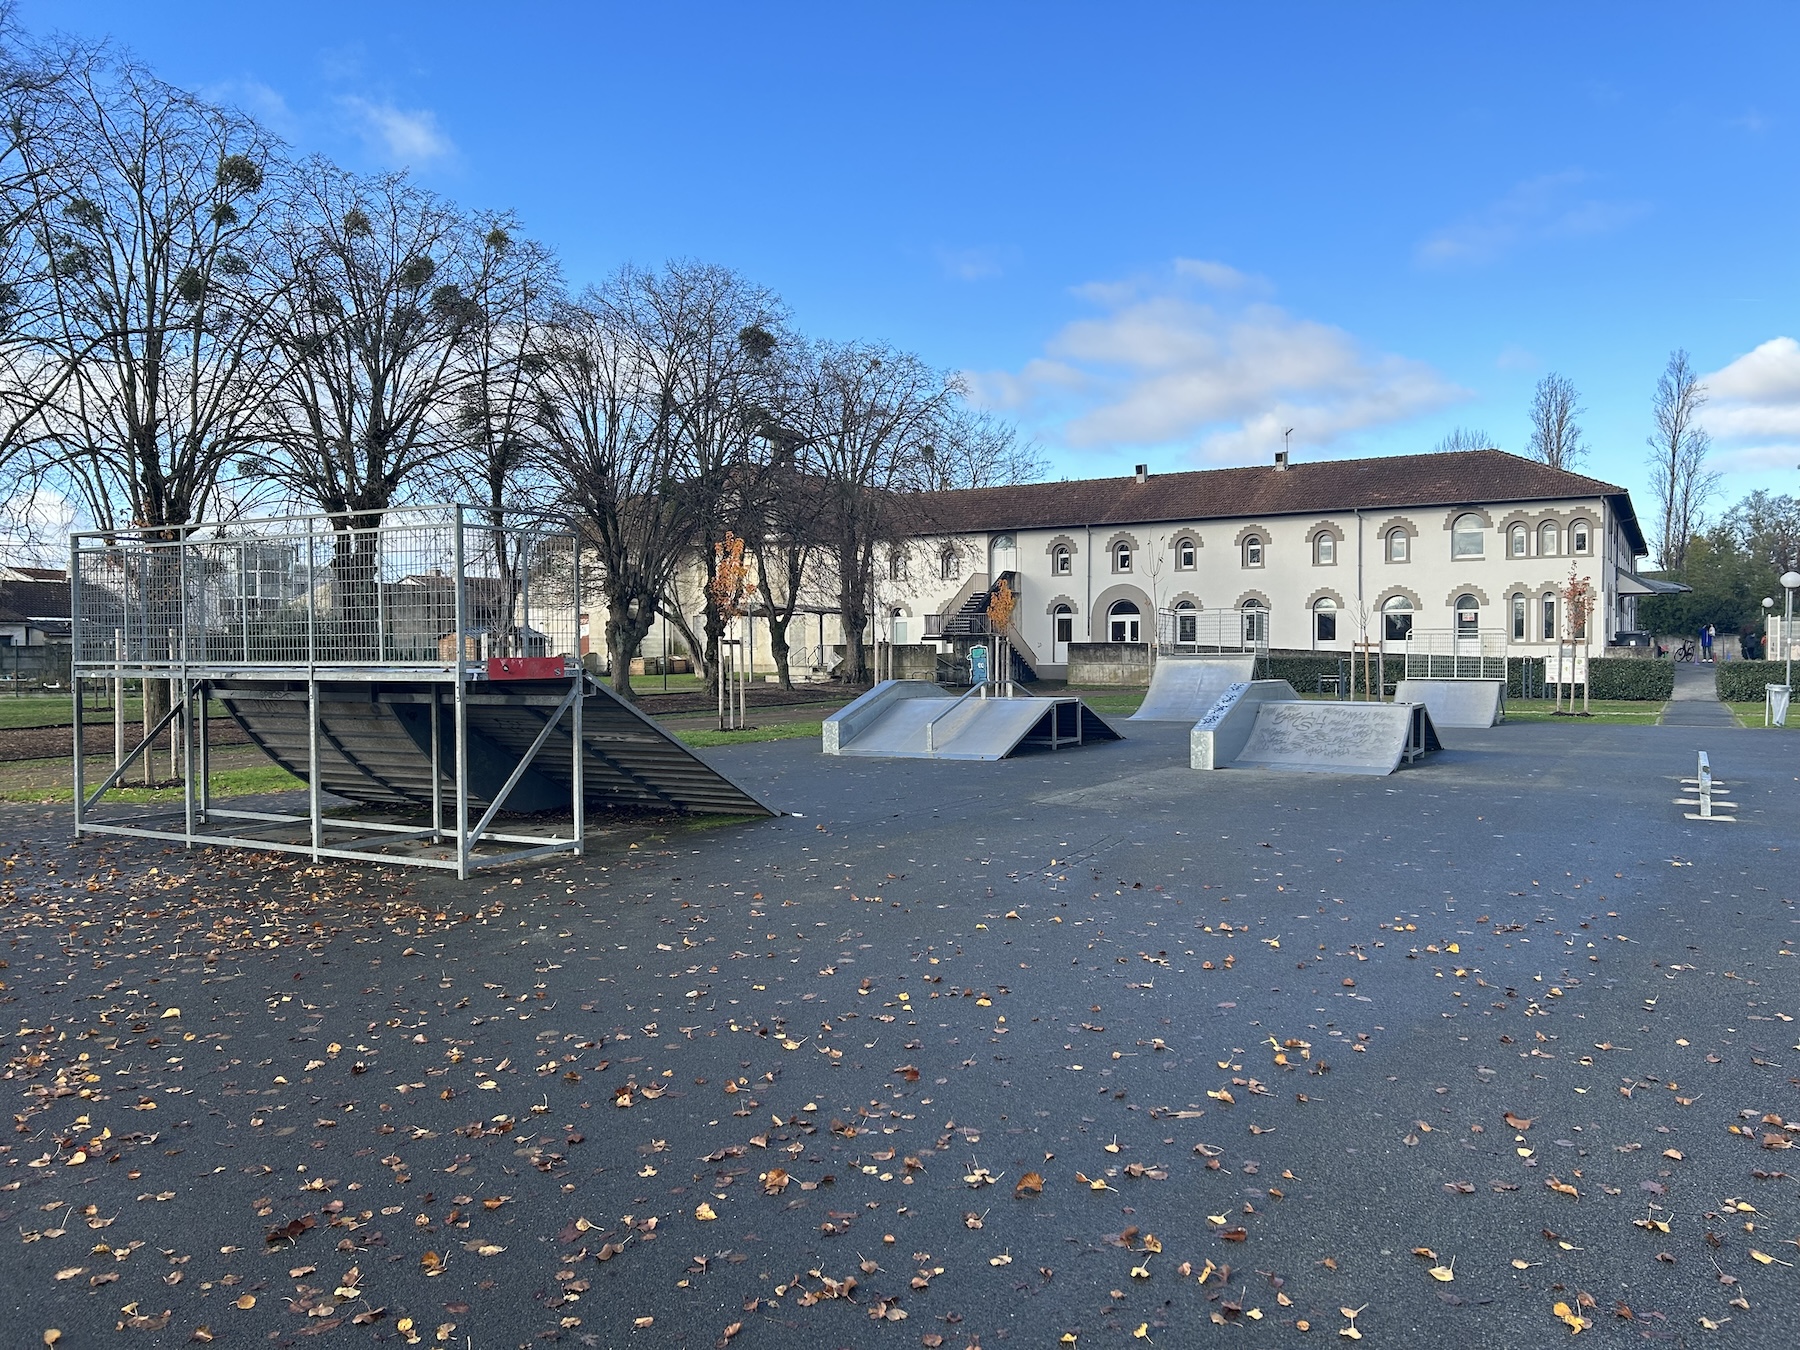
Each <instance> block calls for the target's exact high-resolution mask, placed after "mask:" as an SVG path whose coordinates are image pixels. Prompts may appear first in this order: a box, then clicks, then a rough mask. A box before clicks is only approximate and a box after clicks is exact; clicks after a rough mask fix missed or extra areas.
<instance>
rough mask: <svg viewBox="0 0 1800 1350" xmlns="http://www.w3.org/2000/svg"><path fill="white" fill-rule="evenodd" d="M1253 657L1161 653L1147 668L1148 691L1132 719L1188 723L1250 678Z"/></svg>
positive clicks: (1254, 660) (1134, 720)
mask: <svg viewBox="0 0 1800 1350" xmlns="http://www.w3.org/2000/svg"><path fill="white" fill-rule="evenodd" d="M1255 664H1256V658H1255V657H1254V656H1162V657H1158V658H1157V661H1156V664H1155V665H1154V666H1152V667H1151V669H1150V692H1149V693H1147V694H1145V695H1144V701H1143V703H1142V704H1140V705H1139V707H1138V710H1137V711H1136V712H1135V713H1133V714H1132V715H1131V717H1130V718H1128V719H1127V720H1128V721H1132V722H1187V723H1189V724H1190V725H1191V724H1192V723H1194V722H1198V721H1199V720H1200V719H1201V718H1202V717H1204V716H1205V715H1206V710H1207V709H1208V708H1210V707H1212V705H1213V704H1214V703H1217V702H1218V701H1219V696H1220V695H1221V694H1223V693H1224V692H1225V691H1226V690H1227V689H1229V688H1230V687H1231V686H1232V685H1234V684H1238V683H1241V682H1243V681H1246V680H1248V679H1250V677H1251V674H1252V667H1253V666H1254V665H1255Z"/></svg>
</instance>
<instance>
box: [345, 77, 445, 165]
mask: <svg viewBox="0 0 1800 1350" xmlns="http://www.w3.org/2000/svg"><path fill="white" fill-rule="evenodd" d="M337 102H338V106H339V107H340V108H341V109H343V111H344V112H345V113H347V114H348V115H349V117H350V120H351V124H352V127H353V129H354V130H355V131H356V133H357V135H359V136H361V137H362V139H363V140H364V141H365V142H366V143H367V144H368V145H369V147H370V148H371V149H372V150H374V151H375V152H376V153H377V154H378V155H381V156H382V157H384V158H385V159H387V160H389V161H390V162H391V163H393V164H394V165H396V166H397V167H402V168H412V169H419V168H423V167H425V166H426V165H428V164H431V163H434V162H436V161H438V160H446V159H450V158H452V157H453V156H454V155H455V154H456V145H455V143H454V142H453V141H451V139H450V137H449V135H448V134H447V133H446V132H445V131H444V129H443V128H442V127H440V126H439V125H438V119H437V114H436V113H434V112H432V111H431V110H430V109H429V108H415V109H404V108H398V107H396V106H394V104H392V103H388V102H379V103H378V102H375V101H374V100H372V99H366V98H363V97H361V96H360V95H356V94H344V95H341V96H340V97H339V98H338V100H337Z"/></svg>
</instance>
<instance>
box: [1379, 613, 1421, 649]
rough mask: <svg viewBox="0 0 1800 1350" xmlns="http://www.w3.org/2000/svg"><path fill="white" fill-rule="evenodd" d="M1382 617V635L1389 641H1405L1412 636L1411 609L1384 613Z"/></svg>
mask: <svg viewBox="0 0 1800 1350" xmlns="http://www.w3.org/2000/svg"><path fill="white" fill-rule="evenodd" d="M1381 619H1382V623H1381V630H1382V636H1383V637H1385V638H1386V639H1387V640H1388V641H1389V642H1405V641H1406V639H1407V638H1409V637H1411V636H1412V621H1413V616H1412V611H1411V610H1401V611H1399V612H1398V613H1388V614H1383V615H1382V616H1381Z"/></svg>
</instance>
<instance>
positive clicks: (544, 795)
mask: <svg viewBox="0 0 1800 1350" xmlns="http://www.w3.org/2000/svg"><path fill="white" fill-rule="evenodd" d="M581 679H582V680H583V682H584V688H583V695H582V708H581V721H582V726H581V741H582V756H583V763H582V784H583V794H582V795H583V797H584V798H585V800H586V801H587V802H588V804H590V805H593V806H599V807H632V808H648V809H657V810H674V811H682V812H694V813H707V814H729V815H756V816H770V815H774V814H776V812H775V811H773V810H772V809H771V808H770V807H768V806H767V805H765V804H764V803H763V802H761V801H758V800H757V799H756V797H754V796H752V795H751V794H750V793H749V792H747V791H746V790H745V789H743V788H741V787H739V786H738V785H737V784H736V783H734V782H732V781H731V780H730V779H729V778H727V777H726V776H725V775H724V774H722V773H720V772H719V771H718V770H717V769H715V768H713V767H712V765H710V764H708V763H706V762H705V761H704V760H702V759H701V758H700V757H699V756H697V755H696V754H694V752H693V751H692V750H690V749H689V748H688V747H687V746H685V745H683V744H682V743H681V742H680V741H678V740H677V739H675V737H674V736H672V735H670V734H669V732H667V731H665V730H664V729H663V728H662V727H660V726H658V725H657V724H656V723H655V722H653V721H651V720H650V719H649V718H648V717H646V716H644V714H643V713H641V712H639V711H638V710H637V709H636V708H634V707H632V706H631V705H630V704H629V703H627V702H626V701H625V700H623V699H621V698H620V697H618V695H616V694H614V693H613V692H612V691H611V690H610V689H608V688H606V687H605V686H604V685H602V684H601V683H599V682H598V681H597V680H594V679H593V678H592V677H591V676H586V675H584V676H582V677H581ZM567 692H568V682H567V681H566V680H558V681H541V682H540V681H515V682H508V683H507V685H506V687H504V688H500V689H484V688H477V689H472V690H470V691H469V692H468V693H467V694H466V695H465V697H466V698H467V710H468V762H469V784H468V788H469V799H470V801H471V803H472V804H473V805H476V806H479V807H483V808H485V807H486V806H488V805H491V804H492V801H493V798H494V796H495V795H496V794H497V793H498V792H499V791H500V790H501V789H502V788H504V787H505V785H506V780H507V777H508V776H509V775H510V774H511V773H512V771H513V769H514V767H515V766H516V765H517V764H518V763H519V761H520V760H521V759H522V758H523V757H524V756H525V754H526V753H527V751H529V749H530V748H531V746H532V744H533V742H534V741H535V740H536V739H537V736H538V734H539V732H541V731H542V730H543V728H544V724H545V723H546V722H548V721H551V720H552V719H554V718H556V716H557V709H558V708H559V707H560V705H561V704H562V702H563V699H564V697H565V696H566V694H567ZM213 694H214V697H215V698H217V699H218V701H219V702H220V703H222V704H223V705H224V707H225V709H226V711H227V712H228V713H229V714H230V715H231V717H232V718H233V720H234V721H236V722H237V724H238V725H239V726H240V727H242V728H243V729H244V732H245V733H246V734H247V735H248V736H249V737H250V739H251V740H252V741H253V742H254V743H255V744H256V745H257V746H258V747H259V748H261V750H262V751H263V753H264V754H266V755H267V756H268V757H269V758H270V759H272V760H274V761H275V762H276V763H277V764H279V765H281V766H282V767H283V768H284V769H286V770H287V771H288V772H289V773H291V774H293V775H295V776H296V777H298V778H301V779H305V778H306V776H307V766H308V763H309V737H308V731H307V690H306V686H305V684H304V683H294V684H291V685H290V686H288V687H280V686H277V685H272V684H270V683H269V682H266V681H244V682H233V681H229V680H220V681H217V682H215V683H214V685H213ZM319 742H320V743H319V786H320V788H322V789H323V790H324V791H327V792H331V793H335V794H336V795H337V796H340V797H344V798H348V799H349V800H351V801H355V802H361V803H365V804H368V805H379V806H397V807H418V806H430V805H431V804H432V799H433V789H434V782H433V779H434V775H433V757H434V749H433V747H434V743H435V747H436V749H435V756H436V760H437V766H438V772H437V775H436V778H437V786H438V787H439V788H440V789H444V784H446V783H447V782H448V781H449V779H450V778H451V777H452V776H453V775H454V773H455V767H454V746H455V725H454V709H453V706H452V692H451V691H450V690H449V689H446V688H445V687H444V686H443V685H441V684H438V685H433V684H431V683H428V682H425V681H418V682H414V683H407V682H403V681H402V682H391V683H382V684H378V685H375V684H368V683H350V682H346V683H342V684H333V683H329V682H322V683H321V684H320V686H319ZM573 764H574V745H573V742H572V738H571V736H570V735H569V732H568V730H567V727H566V725H565V724H563V723H559V724H558V725H557V726H556V727H555V728H554V729H553V731H552V732H551V734H550V735H549V737H548V738H547V739H546V741H545V742H544V744H543V746H542V747H541V748H540V749H539V750H538V753H537V755H536V757H535V758H534V759H533V760H532V762H531V764H530V766H529V767H528V768H527V769H526V770H525V772H524V773H523V774H522V775H521V776H520V778H519V781H518V782H517V783H516V784H515V785H514V786H513V789H512V791H511V792H510V793H509V794H508V795H507V798H506V801H505V804H504V809H506V810H508V811H518V812H533V811H550V810H556V809H558V808H559V807H560V808H562V809H564V810H566V809H567V807H568V803H569V790H570V780H571V775H572V773H573ZM444 790H447V789H444Z"/></svg>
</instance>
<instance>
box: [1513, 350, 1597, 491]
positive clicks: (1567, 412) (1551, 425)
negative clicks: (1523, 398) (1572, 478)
mask: <svg viewBox="0 0 1800 1350" xmlns="http://www.w3.org/2000/svg"><path fill="white" fill-rule="evenodd" d="M1580 398H1581V396H1580V395H1579V394H1577V393H1576V392H1575V384H1574V381H1572V380H1570V379H1569V378H1568V377H1567V376H1566V375H1558V374H1557V373H1556V372H1554V371H1552V372H1551V373H1550V374H1548V375H1546V376H1544V378H1543V379H1541V380H1539V381H1538V382H1537V388H1536V389H1534V390H1532V391H1531V410H1530V416H1531V440H1530V441H1529V442H1528V443H1527V445H1526V447H1525V453H1526V454H1528V455H1529V456H1531V458H1533V459H1535V460H1537V461H1538V462H1539V463H1542V464H1548V465H1549V466H1550V467H1551V468H1552V469H1569V470H1572V469H1574V467H1575V466H1576V464H1578V463H1579V462H1580V461H1581V459H1582V457H1583V456H1585V455H1586V454H1587V446H1586V445H1585V444H1584V443H1583V442H1582V439H1581V424H1580V422H1579V421H1577V420H1576V419H1578V418H1579V417H1580V416H1581V415H1582V414H1583V413H1584V412H1586V411H1587V409H1586V408H1582V407H1578V406H1577V404H1578V402H1579V400H1580Z"/></svg>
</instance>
